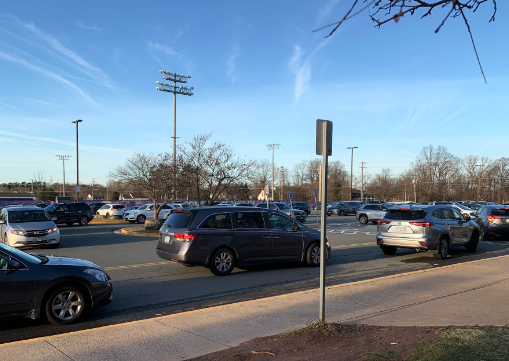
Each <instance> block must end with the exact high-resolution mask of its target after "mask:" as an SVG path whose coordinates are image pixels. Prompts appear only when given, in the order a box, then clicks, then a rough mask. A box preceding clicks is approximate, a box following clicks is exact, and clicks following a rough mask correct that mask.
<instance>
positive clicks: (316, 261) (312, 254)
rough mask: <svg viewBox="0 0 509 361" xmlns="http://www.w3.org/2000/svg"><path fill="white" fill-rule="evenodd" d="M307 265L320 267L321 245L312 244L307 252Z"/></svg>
mask: <svg viewBox="0 0 509 361" xmlns="http://www.w3.org/2000/svg"><path fill="white" fill-rule="evenodd" d="M306 264H307V265H308V266H309V267H319V266H320V244H318V243H312V244H311V245H310V246H309V248H308V251H307V252H306Z"/></svg>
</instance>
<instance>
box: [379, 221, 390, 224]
mask: <svg viewBox="0 0 509 361" xmlns="http://www.w3.org/2000/svg"><path fill="white" fill-rule="evenodd" d="M389 223H391V222H390V221H378V224H389Z"/></svg>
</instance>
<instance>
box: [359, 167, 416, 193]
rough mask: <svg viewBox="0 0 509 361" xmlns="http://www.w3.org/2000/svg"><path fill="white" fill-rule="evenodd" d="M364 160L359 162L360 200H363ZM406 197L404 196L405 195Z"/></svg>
mask: <svg viewBox="0 0 509 361" xmlns="http://www.w3.org/2000/svg"><path fill="white" fill-rule="evenodd" d="M365 163H366V162H361V202H363V201H364V168H365V167H364V164H365ZM405 198H406V197H405Z"/></svg>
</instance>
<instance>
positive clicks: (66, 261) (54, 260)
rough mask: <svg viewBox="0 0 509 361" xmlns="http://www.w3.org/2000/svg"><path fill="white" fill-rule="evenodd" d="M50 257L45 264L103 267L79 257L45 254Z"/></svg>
mask: <svg viewBox="0 0 509 361" xmlns="http://www.w3.org/2000/svg"><path fill="white" fill-rule="evenodd" d="M44 256H45V257H47V258H48V262H47V263H46V264H45V265H48V266H81V267H90V268H99V269H100V268H101V267H99V266H98V265H96V264H95V263H92V262H89V261H85V260H83V259H79V258H70V257H59V256H49V255H44Z"/></svg>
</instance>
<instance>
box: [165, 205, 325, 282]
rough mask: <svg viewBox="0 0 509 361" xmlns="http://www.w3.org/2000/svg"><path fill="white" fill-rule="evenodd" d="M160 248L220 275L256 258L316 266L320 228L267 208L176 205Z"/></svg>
mask: <svg viewBox="0 0 509 361" xmlns="http://www.w3.org/2000/svg"><path fill="white" fill-rule="evenodd" d="M326 245H327V252H326V254H327V257H326V258H327V259H329V257H330V252H331V248H330V245H329V242H328V241H327V243H326ZM156 252H157V255H158V256H159V257H160V258H163V259H166V260H169V261H173V262H180V263H183V264H184V265H188V266H189V265H197V266H205V267H207V268H210V271H211V272H212V273H213V274H215V275H217V276H225V275H227V274H230V273H231V272H232V270H233V268H234V267H235V266H237V265H242V264H253V263H265V262H282V261H296V262H301V263H306V264H308V265H309V266H312V267H317V266H319V265H320V232H318V231H316V230H314V229H312V228H308V227H306V226H304V225H303V224H302V223H299V222H298V221H296V220H294V219H292V218H291V217H289V216H287V215H286V214H282V213H281V212H278V211H274V210H271V209H267V208H255V207H225V206H223V207H217V206H216V207H206V208H188V209H182V210H181V209H177V210H173V211H172V212H171V214H170V215H169V217H168V218H167V219H166V222H164V224H163V226H162V227H161V229H160V230H159V242H158V243H157V249H156Z"/></svg>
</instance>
